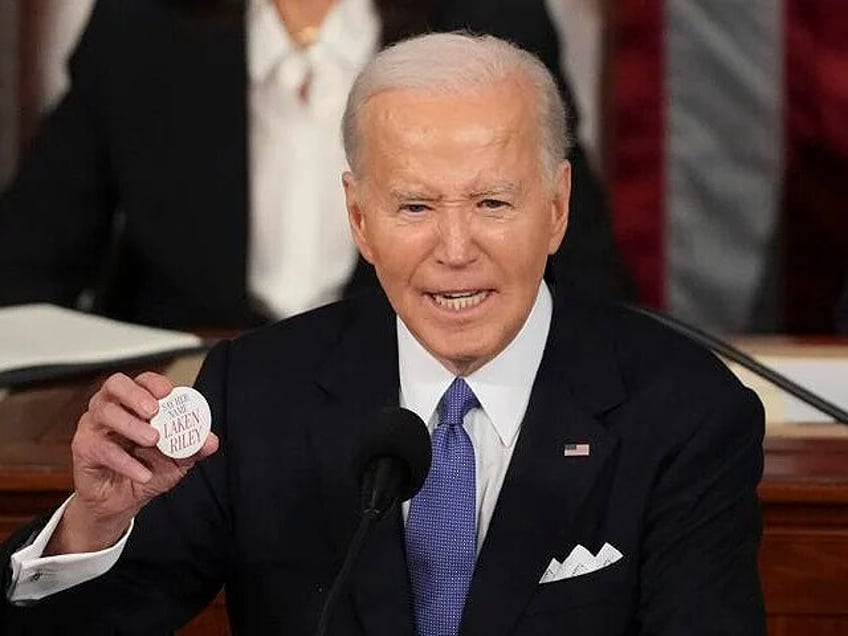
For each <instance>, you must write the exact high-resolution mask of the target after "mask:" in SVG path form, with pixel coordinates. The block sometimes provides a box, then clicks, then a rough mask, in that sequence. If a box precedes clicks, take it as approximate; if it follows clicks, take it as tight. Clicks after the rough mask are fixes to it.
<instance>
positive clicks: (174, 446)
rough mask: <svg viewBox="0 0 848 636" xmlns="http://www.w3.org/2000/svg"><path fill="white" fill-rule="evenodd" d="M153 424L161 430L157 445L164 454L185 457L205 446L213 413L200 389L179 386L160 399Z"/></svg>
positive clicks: (151, 423)
mask: <svg viewBox="0 0 848 636" xmlns="http://www.w3.org/2000/svg"><path fill="white" fill-rule="evenodd" d="M150 425H151V426H153V427H154V428H155V429H156V430H157V431H159V443H158V444H157V445H156V446H157V447H158V448H159V450H160V451H161V452H162V454H163V455H167V456H168V457H172V458H174V459H184V458H186V457H191V456H192V455H194V454H195V453H196V452H197V451H199V450H200V449H201V448H202V447H203V443H204V442H205V441H206V438H207V437H209V431H210V430H211V428H212V413H211V412H210V410H209V404H208V403H207V402H206V398H204V397H203V395H201V393H200V392H199V391H195V390H194V389H192V388H191V387H187V386H178V387H175V388H174V390H173V391H171V392H170V393H169V394H168V395H167V396H165V397H163V398H162V399H161V400H159V412H158V413H157V414H156V415H155V416H154V417H153V419H151V420H150Z"/></svg>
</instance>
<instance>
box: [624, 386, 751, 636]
mask: <svg viewBox="0 0 848 636" xmlns="http://www.w3.org/2000/svg"><path fill="white" fill-rule="evenodd" d="M734 389H735V390H725V391H723V392H722V393H721V394H720V395H719V396H718V397H717V398H716V400H715V401H713V405H714V406H713V410H712V412H711V413H710V414H709V415H707V416H705V417H703V418H702V419H701V421H700V422H696V424H695V426H694V428H693V432H692V433H691V435H690V437H689V438H688V439H687V440H686V441H685V442H684V443H683V444H682V445H681V447H680V448H678V449H676V451H675V452H674V453H673V454H672V455H671V459H670V461H669V463H668V466H667V469H666V470H665V471H664V472H663V473H662V475H661V477H660V478H659V480H658V483H657V485H656V488H655V490H654V494H653V496H652V501H651V505H650V508H649V511H648V514H647V518H646V519H645V526H646V536H645V540H644V543H643V553H642V562H643V564H642V568H641V572H642V574H641V586H640V587H641V604H640V608H639V622H640V624H641V628H642V629H641V633H643V634H646V635H648V634H651V635H655V634H663V635H669V636H670V635H677V634H686V635H688V636H698V635H699V634H704V635H706V634H711V635H716V634H722V635H727V636H730V635H737V634H738V635H739V636H756V635H758V634H765V617H764V608H763V599H762V593H761V588H760V581H759V574H758V565H757V554H758V549H759V538H760V535H761V519H760V510H759V502H758V499H757V484H758V483H759V481H760V478H761V476H762V469H763V450H762V441H763V432H764V414H763V410H762V405H761V404H760V402H759V400H758V399H757V398H756V396H755V395H754V394H753V393H752V392H751V391H749V390H747V389H738V388H735V387H734ZM681 415H682V416H684V417H685V416H686V414H681Z"/></svg>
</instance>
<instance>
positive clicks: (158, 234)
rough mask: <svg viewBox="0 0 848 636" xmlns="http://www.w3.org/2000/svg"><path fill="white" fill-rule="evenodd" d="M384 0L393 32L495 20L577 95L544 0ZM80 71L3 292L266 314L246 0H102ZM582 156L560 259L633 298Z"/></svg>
mask: <svg viewBox="0 0 848 636" xmlns="http://www.w3.org/2000/svg"><path fill="white" fill-rule="evenodd" d="M376 5H377V7H378V10H379V13H380V16H381V19H382V27H383V38H382V39H383V42H384V43H387V42H392V41H395V40H397V39H399V38H401V37H403V36H405V35H408V34H411V33H420V32H424V31H427V30H428V29H456V28H461V27H470V28H472V29H474V30H477V31H486V32H491V33H493V34H495V35H500V36H502V37H506V38H508V39H511V40H514V41H515V42H517V43H518V44H520V45H522V46H524V47H525V48H527V49H529V50H532V51H535V52H537V53H538V54H539V55H540V56H541V57H542V59H543V60H544V61H545V63H546V64H547V65H548V67H549V68H550V69H551V70H552V71H553V72H554V73H555V75H556V76H557V78H558V80H559V82H560V85H561V87H562V89H563V92H564V93H565V94H566V97H567V101H570V98H568V94H567V87H566V85H565V82H564V80H563V78H562V75H561V74H560V73H559V72H558V65H559V59H558V54H559V46H558V42H557V37H556V33H555V32H554V30H553V26H552V24H551V22H550V20H549V18H548V16H547V14H546V12H545V8H544V0H502V1H501V2H499V3H497V4H496V5H492V3H490V2H482V1H480V0H458V1H457V0H405V1H403V2H400V1H398V0H377V2H376ZM204 7H205V8H204ZM209 7H213V8H209ZM70 72H71V78H72V84H71V89H70V92H69V93H68V94H67V95H66V96H65V97H64V99H63V100H62V101H61V103H60V104H59V106H58V108H56V110H55V111H54V112H53V113H52V114H51V115H50V116H49V117H48V118H47V119H46V121H45V122H44V125H43V128H42V130H41V133H40V134H39V136H38V137H37V139H36V140H35V141H34V143H33V146H32V147H31V148H30V152H29V153H27V155H26V158H25V160H24V161H23V163H22V166H21V169H20V172H19V174H18V176H17V178H16V180H15V181H14V182H13V183H12V185H11V186H10V188H9V189H8V191H7V192H6V193H5V194H4V195H3V196H2V198H0V305H2V304H11V303H21V302H32V301H51V302H56V303H60V304H63V305H68V306H73V305H74V304H75V303H76V302H77V298H78V297H79V295H80V293H81V292H82V291H83V290H91V291H93V292H94V302H93V308H94V310H95V311H97V312H100V313H105V314H107V315H111V316H115V317H118V318H123V319H127V320H133V321H138V322H145V323H151V324H160V325H165V326H174V327H182V328H190V327H197V326H223V327H242V326H249V325H254V324H258V323H260V322H264V321H265V320H267V318H266V317H265V316H262V315H261V314H260V313H258V312H257V311H256V310H255V309H254V308H253V307H252V304H251V301H250V298H249V297H248V293H247V284H246V276H247V254H246V250H247V236H248V227H247V226H248V215H247V209H248V187H247V175H248V168H249V166H248V165H247V154H248V153H247V112H246V94H247V93H246V91H247V71H246V60H245V25H244V7H243V3H242V2H238V1H236V2H224V1H223V0H222V1H220V2H217V3H216V2H197V1H194V2H191V1H190V0H181V1H175V0H171V1H167V0H99V1H98V2H97V4H96V6H95V9H94V12H93V15H92V17H91V19H90V21H89V24H88V27H87V28H86V30H85V32H84V34H83V36H82V39H81V41H80V44H79V45H78V47H77V49H76V51H75V53H74V55H73V57H72V59H71V62H70ZM572 159H573V162H574V182H575V195H574V200H573V209H574V211H573V216H572V221H571V227H570V229H569V234H568V238H567V241H566V243H567V248H566V249H565V250H562V251H561V254H560V255H558V256H557V257H556V259H555V263H554V265H555V269H557V270H561V276H562V277H563V278H565V279H574V280H577V281H578V283H579V284H581V285H582V286H583V287H584V288H586V289H589V290H594V291H595V292H597V293H600V294H606V295H611V296H616V297H621V296H623V295H626V294H628V293H629V291H628V290H629V289H630V287H629V286H628V283H627V282H626V276H625V275H624V273H623V270H622V269H621V266H620V264H619V262H618V260H617V257H616V256H615V249H614V247H613V242H612V235H611V231H610V223H609V218H608V214H607V209H606V205H605V202H604V200H603V197H602V195H601V192H600V190H599V188H598V184H597V182H596V180H595V178H594V177H593V176H592V174H591V172H590V171H589V169H588V166H587V164H586V160H585V158H584V156H583V154H582V151H581V150H580V149H579V147H578V148H577V149H576V150H575V153H574V155H573V157H572ZM340 187H341V186H340ZM339 214H344V210H339ZM368 286H376V277H375V276H374V275H373V271H372V269H371V268H370V266H367V265H366V264H365V263H364V261H361V260H360V263H359V266H358V268H357V270H356V273H355V274H354V276H353V278H352V279H351V281H350V282H349V285H348V291H353V290H356V289H360V288H363V287H368Z"/></svg>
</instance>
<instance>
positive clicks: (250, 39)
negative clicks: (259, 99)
mask: <svg viewBox="0 0 848 636" xmlns="http://www.w3.org/2000/svg"><path fill="white" fill-rule="evenodd" d="M379 34H380V21H379V18H378V16H377V12H376V9H375V8H374V6H373V4H372V1H371V0H339V2H337V3H336V5H335V6H334V7H333V8H332V9H330V13H329V14H328V15H327V17H326V18H325V19H324V24H323V25H322V26H321V30H320V32H319V35H318V40H317V41H316V42H315V44H313V45H312V46H311V47H310V48H309V49H307V50H306V51H300V50H299V49H298V48H297V47H296V46H295V45H294V42H292V39H291V37H290V36H289V33H288V31H286V28H285V26H284V25H283V23H282V22H281V20H280V16H279V15H278V14H277V8H276V7H275V6H274V2H273V0H249V1H248V3H247V70H248V75H249V76H250V80H251V82H253V83H260V82H262V81H263V80H264V79H265V78H266V77H267V76H268V74H269V73H270V72H271V71H272V70H273V69H274V67H275V66H277V64H279V63H280V62H281V61H282V60H283V59H285V58H286V57H287V56H289V55H295V54H297V55H305V56H307V57H310V56H316V55H322V54H326V55H328V56H330V57H331V58H332V59H334V60H336V61H337V62H338V63H339V64H342V65H344V66H349V67H350V68H352V69H354V70H356V71H359V69H360V68H362V67H363V66H364V65H365V63H366V62H367V61H368V60H369V59H370V57H371V55H372V54H373V53H374V51H375V50H376V47H377V40H378V38H379Z"/></svg>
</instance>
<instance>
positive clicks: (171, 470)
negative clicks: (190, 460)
mask: <svg viewBox="0 0 848 636" xmlns="http://www.w3.org/2000/svg"><path fill="white" fill-rule="evenodd" d="M133 454H134V455H135V456H136V457H137V458H138V459H139V460H141V461H142V462H143V463H144V465H145V466H147V467H148V468H149V469H150V470H151V472H152V473H153V475H154V478H155V480H156V482H157V483H158V484H160V485H161V486H162V487H163V489H164V490H169V489H171V488H173V487H174V486H175V485H176V484H177V482H179V481H180V480H181V479H182V478H183V477H185V475H186V473H188V471H189V470H190V468H191V466H190V465H189V466H183V465H181V464H180V463H179V462H177V461H175V460H173V459H171V458H170V457H168V456H167V455H163V454H162V453H161V452H160V451H159V450H158V449H156V448H140V447H139V448H136V449H134V450H133Z"/></svg>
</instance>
